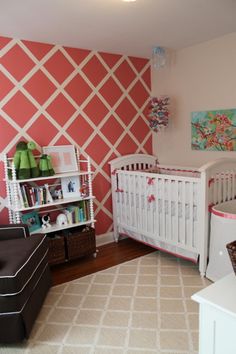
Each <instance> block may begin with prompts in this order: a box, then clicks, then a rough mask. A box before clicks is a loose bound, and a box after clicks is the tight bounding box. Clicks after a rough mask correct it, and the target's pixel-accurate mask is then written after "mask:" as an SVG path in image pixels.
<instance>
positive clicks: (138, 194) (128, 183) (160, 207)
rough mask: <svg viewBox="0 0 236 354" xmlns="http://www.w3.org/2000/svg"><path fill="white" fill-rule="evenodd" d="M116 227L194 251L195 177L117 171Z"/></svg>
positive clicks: (196, 246) (195, 240)
mask: <svg viewBox="0 0 236 354" xmlns="http://www.w3.org/2000/svg"><path fill="white" fill-rule="evenodd" d="M116 176H117V179H116V181H117V186H116V187H117V188H116V211H117V223H118V227H119V226H120V227H123V228H125V229H129V230H131V231H134V232H135V231H136V232H137V231H138V232H140V233H141V234H142V235H146V236H148V237H149V238H152V239H158V240H159V241H163V242H165V243H169V244H171V245H175V246H178V247H179V246H180V247H181V248H185V249H187V250H191V251H196V250H197V249H198V242H197V237H196V233H197V205H198V203H199V201H198V197H199V195H198V190H199V183H200V179H199V178H194V177H192V178H190V177H189V178H188V179H186V178H185V177H182V176H169V175H163V174H156V173H155V174H153V173H144V172H139V171H136V172H134V171H121V170H119V171H117V172H116Z"/></svg>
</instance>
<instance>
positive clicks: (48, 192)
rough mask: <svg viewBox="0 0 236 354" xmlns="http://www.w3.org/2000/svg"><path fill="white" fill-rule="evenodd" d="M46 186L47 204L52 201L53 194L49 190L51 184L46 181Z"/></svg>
mask: <svg viewBox="0 0 236 354" xmlns="http://www.w3.org/2000/svg"><path fill="white" fill-rule="evenodd" d="M44 187H45V190H46V204H48V203H52V202H53V199H52V195H51V193H50V191H49V185H48V184H47V183H46V184H45V185H44Z"/></svg>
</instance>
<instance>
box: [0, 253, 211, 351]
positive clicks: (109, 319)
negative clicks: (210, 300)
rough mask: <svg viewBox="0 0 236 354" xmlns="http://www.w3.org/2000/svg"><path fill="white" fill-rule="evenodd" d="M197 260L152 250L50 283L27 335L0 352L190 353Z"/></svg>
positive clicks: (194, 344) (194, 339) (203, 282)
mask: <svg viewBox="0 0 236 354" xmlns="http://www.w3.org/2000/svg"><path fill="white" fill-rule="evenodd" d="M209 284H210V282H209V281H208V280H207V279H202V278H201V277H200V275H199V272H198V268H197V266H195V265H193V264H192V263H190V262H187V261H184V260H180V259H178V258H176V257H172V256H168V255H166V254H164V253H160V252H153V253H151V254H149V255H146V256H144V257H140V258H137V259H134V260H132V261H129V262H126V263H122V264H120V265H117V266H115V267H112V268H109V269H107V270H104V271H100V272H98V273H94V274H92V275H89V276H86V277H83V278H79V279H77V280H74V281H71V282H69V283H65V284H62V285H59V286H55V287H53V288H51V290H50V292H49V294H48V296H47V298H46V300H45V303H44V306H43V308H42V310H41V312H40V314H39V316H38V318H37V321H36V323H35V325H34V327H33V330H32V333H31V336H30V339H29V340H28V341H27V342H24V343H22V344H20V345H17V346H4V347H3V346H2V347H1V348H0V353H8V354H9V353H24V354H28V353H35V354H44V353H45V354H54V353H55V354H62V353H63V354H75V353H76V354H77V353H78V354H154V353H156V354H193V353H194V354H195V353H197V351H198V305H197V304H196V303H195V302H193V301H192V300H191V299H190V296H191V295H192V294H193V293H195V292H197V291H199V290H200V289H202V288H203V287H205V286H207V285H209Z"/></svg>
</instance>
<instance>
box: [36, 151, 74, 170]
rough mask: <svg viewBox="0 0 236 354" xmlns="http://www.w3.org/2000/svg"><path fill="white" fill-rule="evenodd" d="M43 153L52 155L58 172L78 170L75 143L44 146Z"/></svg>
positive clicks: (53, 163)
mask: <svg viewBox="0 0 236 354" xmlns="http://www.w3.org/2000/svg"><path fill="white" fill-rule="evenodd" d="M43 153H44V154H49V155H50V156H51V158H52V165H53V168H54V170H55V172H56V173H61V172H72V171H78V164H77V161H76V154H75V147H74V146H73V145H61V146H44V147H43Z"/></svg>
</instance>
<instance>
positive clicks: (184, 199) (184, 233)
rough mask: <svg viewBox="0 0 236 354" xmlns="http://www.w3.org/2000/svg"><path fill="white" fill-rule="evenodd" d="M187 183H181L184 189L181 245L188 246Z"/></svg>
mask: <svg viewBox="0 0 236 354" xmlns="http://www.w3.org/2000/svg"><path fill="white" fill-rule="evenodd" d="M185 183H186V182H184V181H182V182H181V187H182V188H181V189H182V217H181V224H182V233H183V234H182V235H181V243H183V244H186V230H185V229H186V209H185V208H186V205H185V201H186V184H185Z"/></svg>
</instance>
